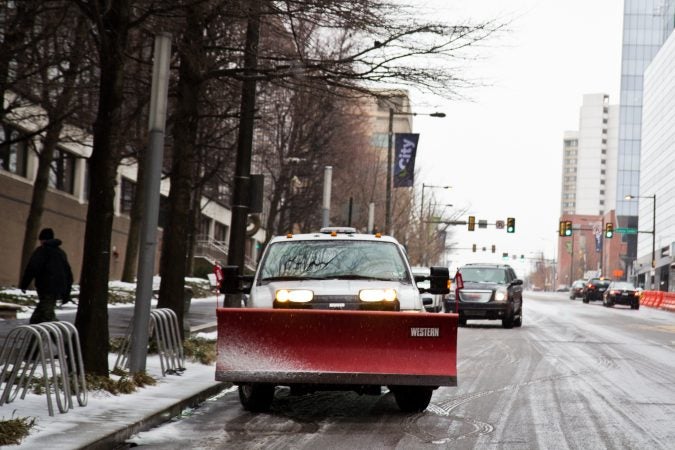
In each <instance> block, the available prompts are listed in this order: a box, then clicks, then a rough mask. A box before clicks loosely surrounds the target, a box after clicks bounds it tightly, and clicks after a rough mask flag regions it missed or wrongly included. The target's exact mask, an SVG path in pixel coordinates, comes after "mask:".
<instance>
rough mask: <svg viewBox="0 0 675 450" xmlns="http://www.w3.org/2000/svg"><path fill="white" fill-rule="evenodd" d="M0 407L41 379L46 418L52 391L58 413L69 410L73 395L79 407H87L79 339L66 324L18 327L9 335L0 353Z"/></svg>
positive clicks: (22, 393) (45, 323) (50, 407)
mask: <svg viewBox="0 0 675 450" xmlns="http://www.w3.org/2000/svg"><path fill="white" fill-rule="evenodd" d="M0 363H1V364H2V371H0V406H1V405H3V404H5V403H11V402H13V401H14V400H15V399H16V397H17V395H19V392H21V399H24V398H25V397H26V394H27V392H28V390H29V389H30V388H31V386H32V385H33V383H34V382H35V381H36V380H37V378H36V377H37V376H39V375H41V376H42V380H41V381H40V383H41V384H42V386H43V387H44V390H45V393H46V396H47V409H48V410H49V415H50V416H53V415H54V405H53V401H52V395H51V394H52V391H53V393H54V397H55V399H56V404H57V407H58V409H59V412H61V413H66V412H68V410H69V409H71V408H72V407H73V399H72V396H73V395H74V396H75V397H76V398H77V402H78V404H79V405H80V406H86V405H87V383H86V380H85V374H84V365H83V362H82V352H81V349H80V338H79V335H78V334H77V329H76V328H75V326H74V325H73V324H71V323H68V322H44V323H40V324H34V325H20V326H18V327H16V328H14V329H13V330H12V331H10V333H9V335H8V336H7V339H6V340H5V343H4V345H3V347H2V352H1V353H0Z"/></svg>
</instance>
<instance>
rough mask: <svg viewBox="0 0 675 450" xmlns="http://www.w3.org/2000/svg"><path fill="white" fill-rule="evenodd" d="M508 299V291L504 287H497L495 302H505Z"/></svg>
mask: <svg viewBox="0 0 675 450" xmlns="http://www.w3.org/2000/svg"><path fill="white" fill-rule="evenodd" d="M508 298H509V291H508V290H507V289H506V288H505V287H498V288H497V290H496V291H495V301H496V302H505V301H506V300H508Z"/></svg>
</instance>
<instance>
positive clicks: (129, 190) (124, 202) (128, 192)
mask: <svg viewBox="0 0 675 450" xmlns="http://www.w3.org/2000/svg"><path fill="white" fill-rule="evenodd" d="M120 192H121V199H120V211H121V212H122V213H123V214H130V213H131V208H132V207H133V205H134V196H135V195H136V183H134V182H133V181H131V180H130V179H128V178H125V177H122V183H121V185H120Z"/></svg>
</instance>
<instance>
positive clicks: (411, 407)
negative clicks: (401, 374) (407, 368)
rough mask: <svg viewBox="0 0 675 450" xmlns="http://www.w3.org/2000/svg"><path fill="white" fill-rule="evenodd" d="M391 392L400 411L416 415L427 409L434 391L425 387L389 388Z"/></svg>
mask: <svg viewBox="0 0 675 450" xmlns="http://www.w3.org/2000/svg"><path fill="white" fill-rule="evenodd" d="M391 391H392V392H393V393H394V398H395V399H396V404H397V405H398V407H399V408H400V409H401V411H403V412H406V413H416V412H422V411H424V410H425V409H427V406H429V402H430V401H431V394H433V392H434V389H433V388H431V387H427V386H396V387H391Z"/></svg>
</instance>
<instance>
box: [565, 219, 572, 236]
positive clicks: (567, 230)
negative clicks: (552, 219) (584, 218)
mask: <svg viewBox="0 0 675 450" xmlns="http://www.w3.org/2000/svg"><path fill="white" fill-rule="evenodd" d="M565 236H572V221H571V220H566V221H565Z"/></svg>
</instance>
